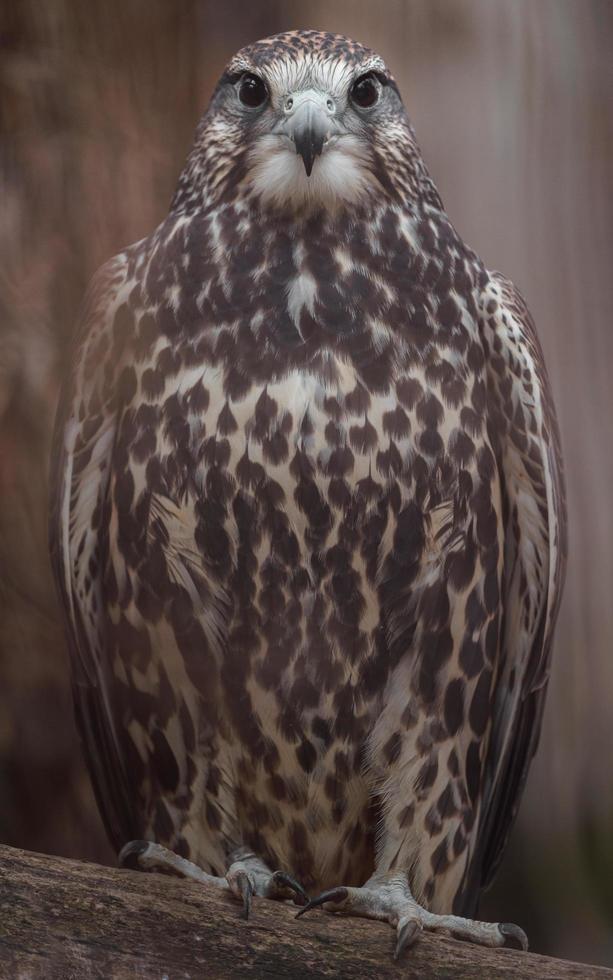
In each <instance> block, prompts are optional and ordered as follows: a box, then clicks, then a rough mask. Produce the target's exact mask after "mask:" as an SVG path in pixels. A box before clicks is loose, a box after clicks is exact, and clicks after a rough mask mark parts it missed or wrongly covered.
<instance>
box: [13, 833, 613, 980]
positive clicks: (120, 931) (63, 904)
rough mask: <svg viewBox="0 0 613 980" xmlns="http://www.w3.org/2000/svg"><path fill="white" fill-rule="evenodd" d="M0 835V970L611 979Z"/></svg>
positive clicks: (170, 976) (50, 975) (605, 973)
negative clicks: (246, 914) (399, 950)
mask: <svg viewBox="0 0 613 980" xmlns="http://www.w3.org/2000/svg"><path fill="white" fill-rule="evenodd" d="M295 911H296V910H295V907H293V906H292V905H291V903H280V902H271V901H265V900H262V899H260V900H256V901H255V902H254V904H253V908H252V913H251V918H250V920H249V921H248V922H245V921H244V919H243V918H242V917H241V910H240V906H239V905H238V903H237V902H236V901H235V900H234V899H233V898H231V897H230V896H229V895H228V894H227V893H224V892H221V891H218V890H217V889H216V888H207V887H203V886H202V885H198V884H195V883H193V882H188V881H180V880H178V879H176V878H171V877H167V876H164V875H159V874H141V873H139V872H133V871H124V870H115V869H113V868H106V867H100V866H98V865H94V864H85V863H81V862H78V861H69V860H66V859H64V858H57V857H49V856H47V855H42V854H31V853H29V852H27V851H21V850H16V849H13V848H9V847H2V846H0V978H2V980H4V978H7V980H8V978H10V980H30V978H33V980H38V978H41V980H42V978H44V980H94V978H96V980H98V978H100V980H102V978H104V980H108V978H114V980H128V978H129V980H131V978H149V977H151V978H154V977H155V978H159V980H175V978H176V980H178V978H202V977H206V978H207V980H230V978H231V980H236V978H242V977H249V978H250V980H258V978H280V980H283V978H290V977H291V978H296V977H299V978H300V980H303V978H324V977H325V978H328V980H329V978H334V977H339V978H340V977H342V978H343V980H357V978H364V977H373V978H377V980H379V978H381V980H387V978H392V977H403V978H404V980H413V978H415V980H418V978H419V980H429V978H435V980H442V978H445V980H452V978H453V980H456V978H457V980H474V978H475V977H487V978H488V980H525V978H528V977H530V978H532V977H535V978H538V980H553V978H556V980H571V978H572V980H574V978H580V977H581V978H592V980H597V978H601V980H606V978H608V980H613V971H612V970H607V969H603V968H602V967H594V966H584V965H580V964H577V963H568V962H564V961H562V960H554V959H549V958H547V957H543V956H536V955H533V954H529V953H516V952H514V951H511V950H489V949H484V948H483V947H478V946H474V945H471V944H467V943H462V942H458V941H455V940H453V939H448V938H445V937H443V936H432V935H426V934H424V935H422V936H421V937H420V939H419V940H418V942H417V943H416V945H415V946H414V947H413V948H412V949H410V950H408V951H407V952H406V953H405V955H404V956H403V957H402V959H401V960H400V961H399V962H394V960H393V959H392V952H393V946H394V935H393V933H392V930H391V929H390V927H389V926H387V925H386V924H384V923H378V922H368V921H366V920H360V919H346V918H341V917H340V916H332V915H328V914H326V913H324V912H321V911H315V912H313V913H311V914H310V916H309V917H308V918H304V919H299V920H296V919H295V914H294V913H295Z"/></svg>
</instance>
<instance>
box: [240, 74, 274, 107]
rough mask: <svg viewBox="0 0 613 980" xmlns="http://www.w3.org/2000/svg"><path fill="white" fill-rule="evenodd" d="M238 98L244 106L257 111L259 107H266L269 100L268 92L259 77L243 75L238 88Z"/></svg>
mask: <svg viewBox="0 0 613 980" xmlns="http://www.w3.org/2000/svg"><path fill="white" fill-rule="evenodd" d="M238 97H239V99H240V100H241V102H242V103H243V105H248V106H249V107H250V108H251V109H256V108H257V107H258V106H259V105H264V103H265V102H266V99H267V98H268V91H267V89H266V86H265V84H264V82H263V81H262V79H261V78H258V76H257V75H243V77H242V78H241V80H240V82H239V86H238Z"/></svg>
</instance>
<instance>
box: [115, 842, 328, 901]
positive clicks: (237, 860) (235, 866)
mask: <svg viewBox="0 0 613 980" xmlns="http://www.w3.org/2000/svg"><path fill="white" fill-rule="evenodd" d="M118 861H119V864H120V865H121V867H124V868H133V869H135V870H139V871H162V872H165V873H167V874H168V873H170V874H174V875H178V876H179V877H181V878H191V880H192V881H198V882H200V883H201V884H206V885H213V886H214V887H215V888H222V889H227V890H229V891H230V892H231V893H232V894H233V895H235V896H236V898H238V899H239V901H241V902H242V903H243V914H244V916H245V918H246V919H248V918H249V913H250V911H251V899H252V898H253V896H254V895H257V896H259V897H261V898H272V899H286V898H291V899H293V901H294V904H295V905H306V904H307V902H308V901H309V896H308V895H307V893H306V892H305V890H304V888H303V887H302V885H301V884H300V883H299V882H298V881H296V880H295V878H293V877H292V876H291V875H289V874H287V873H286V872H285V871H271V870H270V868H268V867H267V866H266V865H265V864H264V862H263V861H261V860H260V859H259V858H258V857H257V856H256V855H255V854H254V853H253V852H252V851H250V850H249V849H248V848H244V847H243V848H239V850H237V851H234V852H233V853H232V854H231V855H230V861H231V863H230V866H229V868H228V870H227V872H226V875H225V877H224V878H220V877H218V876H217V875H210V874H207V872H206V871H203V870H202V868H199V867H198V865H197V864H194V863H193V861H188V860H187V858H184V857H181V856H180V855H179V854H175V853H174V851H170V850H169V849H168V848H167V847H163V846H162V845H161V844H154V843H153V842H152V841H145V840H133V841H130V843H129V844H126V845H125V846H124V847H122V849H121V851H120V852H119V858H118Z"/></svg>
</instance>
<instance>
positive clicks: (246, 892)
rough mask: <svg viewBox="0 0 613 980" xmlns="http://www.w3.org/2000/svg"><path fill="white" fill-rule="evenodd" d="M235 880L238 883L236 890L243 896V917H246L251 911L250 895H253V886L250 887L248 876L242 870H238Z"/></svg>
mask: <svg viewBox="0 0 613 980" xmlns="http://www.w3.org/2000/svg"><path fill="white" fill-rule="evenodd" d="M236 882H237V884H238V890H239V891H240V893H241V895H242V898H243V918H245V919H248V918H249V915H250V913H251V897H252V895H253V888H252V887H251V882H250V881H249V876H248V875H247V874H245V872H244V871H240V872H239V874H237V876H236Z"/></svg>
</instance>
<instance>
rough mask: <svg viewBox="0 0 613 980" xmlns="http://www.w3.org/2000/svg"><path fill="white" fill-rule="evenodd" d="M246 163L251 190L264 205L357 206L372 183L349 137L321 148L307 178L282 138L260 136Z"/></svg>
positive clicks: (359, 151) (359, 150)
mask: <svg viewBox="0 0 613 980" xmlns="http://www.w3.org/2000/svg"><path fill="white" fill-rule="evenodd" d="M250 162H251V167H250V180H251V186H252V188H253V190H254V191H255V193H256V194H257V195H258V196H260V197H261V199H262V201H263V202H264V203H267V204H273V205H276V206H282V205H294V206H296V207H299V206H301V205H303V204H308V203H318V204H325V205H328V206H334V204H336V203H340V202H345V203H358V202H359V201H360V200H362V199H364V197H365V196H366V195H367V193H368V191H369V189H371V188H372V186H373V184H374V183H375V178H374V177H373V175H372V173H371V172H370V170H369V169H368V166H367V163H366V159H365V153H364V147H363V146H362V144H361V143H360V141H359V140H358V139H357V138H356V137H355V136H352V135H344V136H341V137H338V138H336V139H335V140H334V141H331V142H330V145H329V146H328V147H324V150H323V153H322V154H321V156H318V157H317V158H316V160H315V162H314V164H313V170H312V173H311V176H310V177H307V175H306V171H305V169H304V163H303V161H302V158H301V157H300V156H299V155H298V154H297V153H296V152H295V149H294V148H293V147H292V146H290V145H288V141H287V140H286V139H284V138H283V137H278V136H272V135H268V136H262V137H260V139H259V140H258V141H257V143H256V145H255V147H254V148H253V150H252V151H251V160H250Z"/></svg>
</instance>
